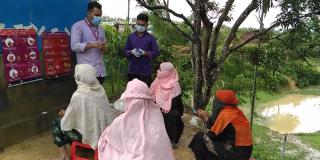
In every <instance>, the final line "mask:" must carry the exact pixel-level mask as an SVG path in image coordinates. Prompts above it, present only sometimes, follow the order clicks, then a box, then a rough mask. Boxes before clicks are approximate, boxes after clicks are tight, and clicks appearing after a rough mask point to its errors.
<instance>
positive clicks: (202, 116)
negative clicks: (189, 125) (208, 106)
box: [197, 109, 209, 122]
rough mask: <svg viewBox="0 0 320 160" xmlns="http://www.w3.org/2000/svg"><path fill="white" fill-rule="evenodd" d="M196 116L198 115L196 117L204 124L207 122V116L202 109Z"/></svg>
mask: <svg viewBox="0 0 320 160" xmlns="http://www.w3.org/2000/svg"><path fill="white" fill-rule="evenodd" d="M197 115H198V117H200V118H201V119H203V120H204V121H205V122H207V121H208V120H209V114H208V113H207V112H206V111H204V110H202V109H198V110H197Z"/></svg>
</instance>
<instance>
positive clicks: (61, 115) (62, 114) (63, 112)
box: [58, 109, 66, 118]
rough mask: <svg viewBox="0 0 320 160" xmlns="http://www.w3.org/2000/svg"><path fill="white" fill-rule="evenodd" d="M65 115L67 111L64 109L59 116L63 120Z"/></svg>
mask: <svg viewBox="0 0 320 160" xmlns="http://www.w3.org/2000/svg"><path fill="white" fill-rule="evenodd" d="M65 113H66V110H64V109H62V110H60V111H59V113H58V115H59V117H60V118H62V117H63V116H64V114H65Z"/></svg>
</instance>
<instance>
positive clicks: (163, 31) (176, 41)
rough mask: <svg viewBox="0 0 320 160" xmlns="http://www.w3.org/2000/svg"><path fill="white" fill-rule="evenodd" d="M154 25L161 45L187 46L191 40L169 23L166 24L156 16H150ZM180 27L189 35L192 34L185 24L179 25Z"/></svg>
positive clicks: (154, 32) (153, 28)
mask: <svg viewBox="0 0 320 160" xmlns="http://www.w3.org/2000/svg"><path fill="white" fill-rule="evenodd" d="M150 21H151V24H152V30H153V34H154V36H155V37H157V40H158V42H159V43H160V44H162V45H166V46H171V45H187V44H188V43H189V40H188V39H186V38H185V37H184V36H183V35H181V34H180V33H179V31H178V30H177V29H176V28H175V27H173V26H172V25H171V24H170V23H169V22H164V21H162V20H160V19H159V17H157V16H156V15H155V14H153V15H151V16H150ZM177 25H178V27H179V28H180V29H182V30H183V31H186V32H187V33H190V29H189V28H188V27H186V26H185V25H184V24H183V23H177Z"/></svg>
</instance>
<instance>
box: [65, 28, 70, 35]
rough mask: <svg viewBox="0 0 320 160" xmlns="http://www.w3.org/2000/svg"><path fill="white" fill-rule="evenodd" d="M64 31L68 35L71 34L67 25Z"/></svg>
mask: <svg viewBox="0 0 320 160" xmlns="http://www.w3.org/2000/svg"><path fill="white" fill-rule="evenodd" d="M64 31H65V32H66V33H67V34H68V35H69V36H70V35H71V33H70V31H69V29H68V28H67V27H65V28H64Z"/></svg>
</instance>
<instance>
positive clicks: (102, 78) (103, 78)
mask: <svg viewBox="0 0 320 160" xmlns="http://www.w3.org/2000/svg"><path fill="white" fill-rule="evenodd" d="M97 79H98V81H99V83H100V84H101V85H103V83H104V80H105V79H106V77H97Z"/></svg>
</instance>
